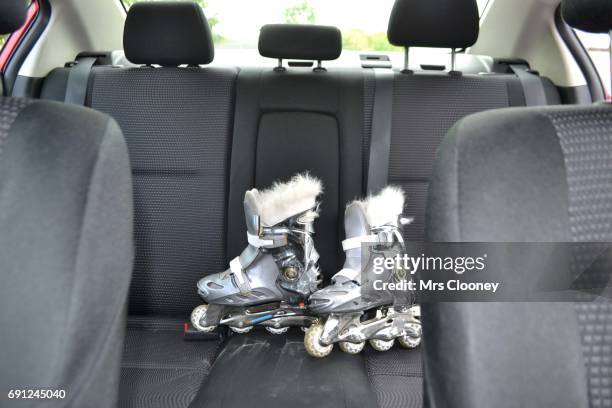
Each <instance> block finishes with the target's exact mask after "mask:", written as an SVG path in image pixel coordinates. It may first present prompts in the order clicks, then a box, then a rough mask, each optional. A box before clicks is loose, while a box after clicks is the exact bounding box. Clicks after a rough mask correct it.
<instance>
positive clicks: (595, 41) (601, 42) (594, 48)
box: [576, 30, 612, 95]
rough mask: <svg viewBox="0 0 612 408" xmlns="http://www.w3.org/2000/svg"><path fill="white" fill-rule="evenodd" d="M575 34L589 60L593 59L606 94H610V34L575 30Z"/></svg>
mask: <svg viewBox="0 0 612 408" xmlns="http://www.w3.org/2000/svg"><path fill="white" fill-rule="evenodd" d="M576 34H577V35H578V38H579V39H580V41H582V44H583V45H584V48H586V50H587V52H588V53H589V56H590V57H591V60H593V64H594V65H595V68H597V71H598V72H599V76H600V77H601V81H602V82H603V84H604V87H605V89H606V92H607V93H608V95H611V94H612V92H611V90H610V81H611V78H610V36H609V35H608V34H591V33H585V32H583V31H578V30H576Z"/></svg>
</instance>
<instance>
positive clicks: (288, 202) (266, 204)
mask: <svg viewBox="0 0 612 408" xmlns="http://www.w3.org/2000/svg"><path fill="white" fill-rule="evenodd" d="M251 192H252V193H253V194H254V195H255V197H257V199H258V200H257V201H258V203H257V208H258V211H257V212H258V214H259V216H260V217H261V223H262V224H263V225H264V226H266V227H272V226H274V225H276V224H278V223H279V222H281V221H284V220H286V219H287V218H289V217H293V216H294V215H297V214H300V213H303V212H305V211H308V210H310V209H311V208H314V207H315V206H316V205H317V196H318V195H319V194H321V193H322V192H323V185H322V183H321V181H320V180H319V179H318V178H316V177H313V176H311V175H309V174H308V173H304V174H298V175H296V176H294V177H293V178H292V179H291V180H289V181H287V182H283V183H281V182H276V183H274V185H273V186H272V187H271V188H269V189H266V190H263V191H257V190H251Z"/></svg>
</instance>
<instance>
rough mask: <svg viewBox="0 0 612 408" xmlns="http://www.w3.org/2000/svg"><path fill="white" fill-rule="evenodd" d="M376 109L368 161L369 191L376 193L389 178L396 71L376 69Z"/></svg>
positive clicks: (373, 115) (373, 117)
mask: <svg viewBox="0 0 612 408" xmlns="http://www.w3.org/2000/svg"><path fill="white" fill-rule="evenodd" d="M374 75H375V84H376V90H375V91H374V111H373V114H372V137H371V140H370V158H369V161H368V193H369V194H374V193H377V192H378V191H379V190H381V189H383V188H384V187H386V185H387V182H388V179H389V156H390V154H391V120H392V117H393V116H392V115H393V112H392V109H393V78H394V75H395V74H394V72H393V71H392V70H389V69H375V70H374Z"/></svg>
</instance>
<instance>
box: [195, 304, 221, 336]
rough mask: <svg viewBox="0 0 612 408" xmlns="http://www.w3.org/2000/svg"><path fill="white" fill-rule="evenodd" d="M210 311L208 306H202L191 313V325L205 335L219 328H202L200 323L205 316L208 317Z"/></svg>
mask: <svg viewBox="0 0 612 408" xmlns="http://www.w3.org/2000/svg"><path fill="white" fill-rule="evenodd" d="M207 311H208V305H200V306H198V307H196V308H195V309H193V311H192V312H191V324H192V326H193V327H195V329H196V330H197V331H201V332H203V333H210V332H212V331H213V330H215V329H216V328H217V326H202V325H201V324H200V321H201V320H202V318H203V317H204V316H206V312H207Z"/></svg>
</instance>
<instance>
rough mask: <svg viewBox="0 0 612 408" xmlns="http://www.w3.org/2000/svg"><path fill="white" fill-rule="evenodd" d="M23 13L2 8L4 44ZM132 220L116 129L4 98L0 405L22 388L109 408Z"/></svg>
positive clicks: (99, 117) (84, 115)
mask: <svg viewBox="0 0 612 408" xmlns="http://www.w3.org/2000/svg"><path fill="white" fill-rule="evenodd" d="M20 7H21V9H22V10H21V12H20V11H19V8H20ZM25 7H26V2H24V1H21V0H14V1H9V0H7V1H4V2H2V3H1V4H0V16H1V17H0V33H7V32H10V31H12V30H14V29H16V28H17V27H19V26H20V25H21V24H23V21H24V20H25ZM132 214H133V210H132V185H131V177H130V170H129V158H128V152H127V147H126V145H125V141H124V139H123V136H122V134H121V131H120V129H119V126H118V125H117V123H116V122H115V121H114V120H112V119H111V118H109V117H108V116H107V115H104V114H102V113H99V112H95V111H93V110H90V109H86V108H83V107H76V106H67V105H63V104H60V103H56V102H49V101H34V100H26V99H17V98H4V97H0V271H1V273H0V275H1V276H2V284H1V285H0V326H1V327H2V335H1V337H2V340H1V341H0V343H1V346H0V361H2V364H0V384H2V393H3V398H7V394H8V392H9V390H11V389H13V390H15V389H21V388H23V386H24V384H30V385H29V386H36V387H40V388H41V389H55V390H66V395H65V398H64V399H62V405H63V406H74V407H77V406H88V405H90V404H91V401H96V405H97V406H100V407H109V408H110V407H114V406H116V401H117V396H118V383H119V365H120V361H121V355H122V351H123V331H124V329H125V312H126V305H127V294H128V288H129V285H130V277H131V272H132V265H133V256H134V251H133V234H132V233H133V216H132ZM41 333H44V334H41ZM77 389H78V392H70V391H67V390H77ZM101 395H103V396H104V398H100V396H101ZM9 398H10V396H9ZM3 405H4V404H3Z"/></svg>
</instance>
